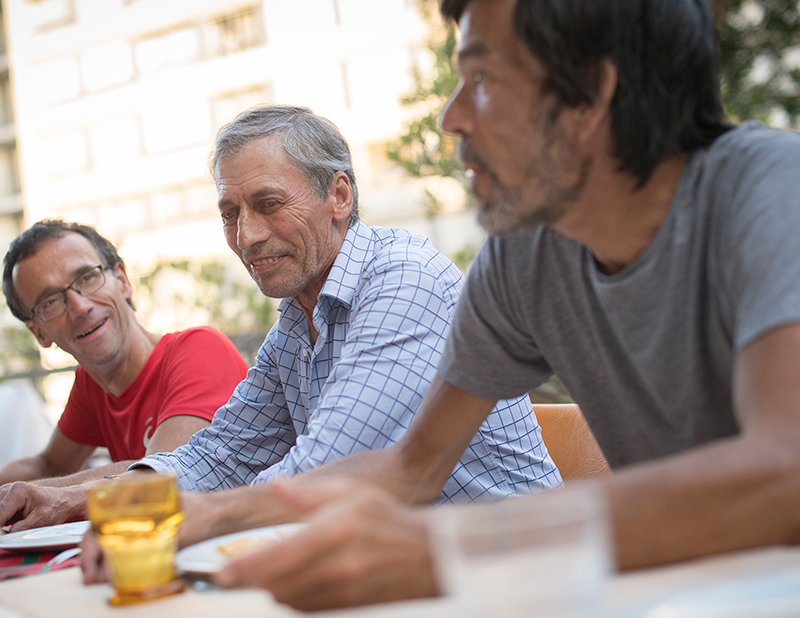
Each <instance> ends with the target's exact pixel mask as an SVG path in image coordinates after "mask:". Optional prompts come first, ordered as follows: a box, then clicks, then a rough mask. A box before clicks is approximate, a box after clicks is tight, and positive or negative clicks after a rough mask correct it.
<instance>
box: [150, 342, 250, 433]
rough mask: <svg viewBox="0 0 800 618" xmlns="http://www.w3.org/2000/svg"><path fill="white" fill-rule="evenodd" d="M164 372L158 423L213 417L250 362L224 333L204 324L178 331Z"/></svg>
mask: <svg viewBox="0 0 800 618" xmlns="http://www.w3.org/2000/svg"><path fill="white" fill-rule="evenodd" d="M163 371H164V376H165V378H164V382H163V383H162V392H163V402H162V405H161V407H160V409H159V411H158V418H157V421H156V424H157V425H158V424H160V423H162V422H163V421H164V420H166V419H168V418H170V417H172V416H182V415H185V416H197V417H199V418H205V419H208V420H209V421H210V420H211V419H213V417H214V413H215V412H216V411H217V409H219V408H220V407H221V406H223V405H224V404H225V403H226V402H227V401H228V399H230V396H231V394H232V393H233V391H234V389H235V388H236V386H237V385H238V384H239V382H241V381H242V380H243V379H244V377H245V375H246V374H247V363H245V362H244V359H243V358H242V356H241V354H239V352H238V350H237V349H236V348H235V347H234V345H233V344H232V343H231V342H230V340H229V339H227V338H226V337H225V336H224V335H222V334H221V333H219V332H217V331H216V330H214V329H212V328H208V327H201V328H194V329H190V330H188V331H184V332H182V333H179V334H178V336H177V338H176V340H175V342H174V343H173V346H172V349H171V350H170V351H169V356H168V358H167V359H165V363H164V368H163Z"/></svg>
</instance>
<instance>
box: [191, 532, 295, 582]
mask: <svg viewBox="0 0 800 618" xmlns="http://www.w3.org/2000/svg"><path fill="white" fill-rule="evenodd" d="M305 525H306V524H281V525H279V526H267V527H266V528H256V529H255V530H244V531H242V532H234V533H233V534H226V535H225V536H218V537H216V538H213V539H209V540H207V541H203V542H202V543H197V545H190V546H189V547H185V548H184V549H182V550H180V551H179V552H178V553H177V554H175V566H176V567H177V569H178V570H179V571H183V572H184V573H208V574H211V573H216V572H218V571H219V570H221V569H222V567H224V566H225V565H226V564H227V563H228V562H229V561H230V560H231V558H230V557H229V556H226V555H225V554H224V553H223V552H222V551H221V550H220V547H224V546H226V545H228V544H230V543H233V542H236V541H242V542H243V543H245V542H246V541H252V542H254V543H257V542H259V541H263V540H268V539H275V540H278V539H282V538H286V537H287V536H289V535H290V534H293V533H294V532H296V531H297V530H298V529H300V528H302V527H303V526H305Z"/></svg>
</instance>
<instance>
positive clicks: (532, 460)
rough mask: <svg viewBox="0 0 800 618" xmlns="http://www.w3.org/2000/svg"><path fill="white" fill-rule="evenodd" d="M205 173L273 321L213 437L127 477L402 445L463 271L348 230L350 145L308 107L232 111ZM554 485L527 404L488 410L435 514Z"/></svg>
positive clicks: (405, 245) (401, 239)
mask: <svg viewBox="0 0 800 618" xmlns="http://www.w3.org/2000/svg"><path fill="white" fill-rule="evenodd" d="M211 171H212V174H213V176H214V179H215V182H216V185H217V190H218V194H219V204H218V205H219V211H220V216H221V217H222V224H223V229H224V233H225V238H226V239H227V241H228V246H230V248H231V249H232V250H233V252H234V253H236V255H238V256H239V258H240V259H241V260H242V263H243V264H244V265H245V267H246V268H247V270H248V272H249V273H250V275H251V276H252V277H253V279H254V280H255V282H256V283H257V284H258V286H259V288H260V289H261V292H262V293H263V294H264V295H265V296H269V297H272V298H281V299H282V300H281V302H280V305H279V307H278V310H279V311H280V318H279V319H278V321H277V322H276V324H275V325H274V326H273V328H272V330H271V331H270V333H269V335H268V336H267V338H266V340H265V342H264V344H263V346H262V347H261V350H260V351H259V353H258V357H257V362H256V366H255V367H253V368H251V369H250V371H249V373H248V375H247V378H246V379H245V380H244V381H243V382H242V383H241V384H240V385H239V387H238V388H237V389H236V391H235V392H234V393H233V396H232V397H231V399H230V401H229V402H228V403H227V405H225V406H224V407H222V408H220V410H218V411H217V414H216V415H215V417H214V422H213V423H212V426H211V427H209V428H208V430H207V431H201V432H198V433H197V434H195V435H194V436H193V437H192V439H191V440H190V441H189V443H187V445H186V446H185V448H179V449H177V450H175V451H174V452H172V453H162V454H158V455H154V456H150V457H147V458H146V459H144V460H143V461H142V462H140V463H139V464H138V465H137V467H144V466H147V467H149V468H152V469H153V470H156V471H157V472H166V473H173V474H176V475H177V477H178V481H179V484H180V487H181V488H182V489H184V490H200V491H211V490H218V489H229V488H233V487H239V486H242V485H246V484H250V483H266V482H269V481H272V480H275V479H278V478H283V477H288V476H294V475H297V474H299V473H302V472H305V471H308V470H311V469H313V468H316V467H318V466H321V465H322V464H324V463H326V462H329V461H332V460H335V459H338V458H340V457H342V456H344V455H347V454H349V453H353V452H356V451H362V450H370V449H379V448H384V447H386V446H388V445H390V444H393V443H394V442H396V441H397V440H398V439H399V438H400V437H401V436H402V435H403V433H404V432H405V430H406V428H407V427H408V426H409V424H410V423H411V419H412V418H413V416H414V413H415V412H416V410H417V407H418V406H419V404H420V402H421V401H422V397H423V396H424V394H425V391H426V390H427V389H428V385H429V384H430V381H431V379H432V378H433V376H434V374H435V373H436V366H437V364H438V362H439V357H440V355H441V352H442V350H443V348H444V341H445V336H446V334H447V331H448V328H449V324H450V320H451V318H452V315H453V310H454V309H455V304H456V300H457V298H458V294H459V292H460V290H461V285H462V276H461V273H460V272H459V271H458V269H457V268H456V266H455V265H454V264H453V263H452V262H450V260H448V259H447V258H445V257H444V256H443V255H441V254H440V253H439V252H438V251H436V249H434V248H433V247H432V246H431V244H430V242H429V241H428V240H427V239H425V238H423V237H420V236H414V235H412V234H410V233H409V232H407V231H405V230H398V229H386V228H369V227H367V226H365V225H364V224H362V223H361V222H360V221H359V220H358V189H357V186H356V182H355V176H354V173H353V167H352V163H351V160H350V152H349V148H348V146H347V142H346V141H345V139H344V137H343V136H342V135H341V134H340V133H339V131H338V129H337V128H336V127H335V126H334V125H333V124H332V123H331V122H329V121H328V120H326V119H324V118H321V117H319V116H316V115H314V114H313V113H312V112H311V111H310V110H308V109H304V108H297V107H284V106H277V107H264V108H257V109H251V110H248V111H246V112H244V113H242V114H241V115H239V116H238V117H237V118H236V119H234V120H233V121H232V122H231V123H230V124H228V125H227V126H225V127H223V128H222V129H221V130H220V132H219V134H218V135H217V139H216V146H215V149H214V152H213V153H212V160H211ZM560 484H561V477H560V475H559V473H558V470H557V469H556V467H555V466H554V464H553V462H552V460H551V459H550V457H549V455H548V454H547V450H546V448H545V446H544V444H543V442H542V439H541V434H540V431H539V427H538V425H537V423H536V418H535V416H534V414H533V411H532V409H531V404H530V402H529V400H528V399H527V397H522V398H519V399H514V400H507V401H503V402H501V403H500V404H499V405H498V406H497V407H496V408H495V410H494V412H493V413H492V414H491V416H490V417H489V418H488V419H487V422H486V423H485V424H484V425H483V426H482V427H481V429H480V431H479V432H478V433H477V434H476V435H475V437H474V439H473V440H472V442H471V443H470V446H469V449H468V450H467V452H466V453H465V455H464V457H462V458H461V460H460V461H459V463H458V465H457V466H456V468H455V470H453V473H452V475H451V476H450V479H449V480H448V482H447V483H446V484H445V487H444V489H443V491H442V493H441V495H440V496H439V499H438V501H439V502H471V501H476V500H482V499H487V498H499V497H504V496H509V495H514V494H520V493H530V492H534V491H540V490H542V489H549V488H552V487H557V486H558V485H560Z"/></svg>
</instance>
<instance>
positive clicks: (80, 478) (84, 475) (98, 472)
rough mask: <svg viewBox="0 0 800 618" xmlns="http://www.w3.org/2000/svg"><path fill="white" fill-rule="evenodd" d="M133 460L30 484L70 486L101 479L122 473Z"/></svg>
mask: <svg viewBox="0 0 800 618" xmlns="http://www.w3.org/2000/svg"><path fill="white" fill-rule="evenodd" d="M134 461H135V460H133V459H131V460H129V461H117V462H114V463H110V464H107V465H105V466H100V467H99V468H89V469H88V470H81V471H80V472H75V473H74V474H68V475H67V476H53V477H50V478H46V479H40V480H38V481H34V482H33V483H32V484H33V485H38V486H39V487H70V486H72V485H80V484H81V483H87V482H89V481H96V480H98V479H102V478H103V477H104V476H111V475H116V474H122V473H123V472H125V470H127V469H128V466H130V465H131V464H132V463H133V462H134Z"/></svg>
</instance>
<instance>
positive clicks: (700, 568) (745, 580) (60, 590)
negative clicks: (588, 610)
mask: <svg viewBox="0 0 800 618" xmlns="http://www.w3.org/2000/svg"><path fill="white" fill-rule="evenodd" d="M787 578H788V580H789V581H791V582H794V581H795V580H796V581H797V587H796V588H795V589H794V590H795V592H794V593H793V594H790V595H789V596H787V594H786V586H784V587H783V592H782V593H781V594H779V595H776V596H775V597H774V598H760V599H759V601H758V606H757V608H756V609H757V613H756V614H753V613H752V611H753V607H748V606H747V603H737V605H736V606H735V607H733V609H732V608H731V607H730V606H729V607H726V608H725V609H724V613H716V614H714V613H713V612H712V613H709V612H708V611H706V612H704V613H698V612H695V613H694V617H696V618H699V617H700V616H703V618H711V617H712V616H719V618H723V617H724V618H734V617H735V618H744V617H745V616H750V617H754V618H787V617H791V616H800V546H797V547H770V548H764V549H758V550H752V551H744V552H736V553H731V554H726V555H721V556H716V557H711V558H705V559H702V560H696V561H692V562H687V563H681V564H678V565H673V566H667V567H660V568H656V569H649V570H645V571H637V572H633V573H626V574H622V575H616V576H614V577H613V578H612V579H611V581H610V582H609V586H608V591H607V598H606V603H605V607H604V608H603V610H602V614H601V615H602V616H603V618H672V617H673V616H674V617H675V618H677V617H678V616H681V618H689V615H690V613H687V611H686V608H687V605H686V604H685V603H684V604H683V605H681V602H682V601H685V600H691V599H695V600H697V599H715V598H720V594H719V593H720V591H721V590H722V588H721V587H723V586H727V587H728V588H727V589H726V591H723V592H725V594H723V595H722V598H730V594H729V593H730V591H734V592H736V591H740V592H741V593H742V594H743V595H746V594H748V590H751V591H762V592H763V590H764V587H763V586H760V584H761V583H764V582H770V581H783V582H786V581H787ZM110 593H111V589H110V587H109V586H108V585H106V584H98V585H94V586H83V585H82V584H81V574H80V571H79V569H77V568H72V569H66V570H63V571H57V572H54V573H48V574H45V575H33V576H30V577H23V578H19V579H14V580H8V581H5V582H2V583H0V618H54V617H57V618H159V617H160V616H164V617H165V618H197V617H202V616H214V617H220V618H227V617H228V616H235V618H256V617H258V618H273V617H275V618H282V617H297V616H308V614H304V613H301V612H296V611H294V610H292V609H290V608H288V607H285V606H281V605H278V604H277V603H275V601H274V600H272V598H271V597H270V596H269V595H268V594H266V593H264V592H261V591H256V590H238V591H219V590H206V591H202V592H198V591H195V590H189V591H187V592H185V593H183V594H180V595H176V596H172V597H168V598H165V599H161V600H158V601H153V602H150V603H143V604H141V605H132V606H128V607H123V608H112V607H110V606H109V605H108V604H107V602H106V599H107V598H108V597H109V596H110ZM756 596H761V595H756ZM676 608H677V609H679V610H680V612H681V613H675V611H676ZM731 612H733V613H731ZM317 615H319V616H324V617H325V618H345V617H347V618H401V617H402V618H434V617H436V618H442V617H452V618H457V617H456V611H455V610H454V608H453V605H452V604H451V603H450V602H449V601H448V599H446V598H440V599H422V600H418V601H407V602H399V603H387V604H384V605H372V606H367V607H362V608H354V609H347V610H337V611H331V612H320V613H318V614H317Z"/></svg>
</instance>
